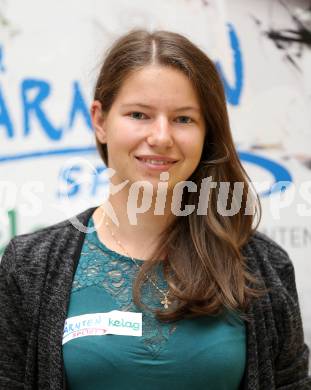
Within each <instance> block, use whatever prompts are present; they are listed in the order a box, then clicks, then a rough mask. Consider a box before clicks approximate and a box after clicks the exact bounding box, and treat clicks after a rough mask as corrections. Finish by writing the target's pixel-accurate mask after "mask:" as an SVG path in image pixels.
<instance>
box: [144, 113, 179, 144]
mask: <svg viewBox="0 0 311 390" xmlns="http://www.w3.org/2000/svg"><path fill="white" fill-rule="evenodd" d="M147 141H148V143H149V145H150V146H159V147H161V146H162V147H166V148H168V147H171V146H173V143H174V141H173V136H172V129H171V126H170V123H169V120H168V119H167V118H159V119H157V120H156V121H155V122H154V123H153V124H152V125H151V129H150V134H149V135H148V139H147Z"/></svg>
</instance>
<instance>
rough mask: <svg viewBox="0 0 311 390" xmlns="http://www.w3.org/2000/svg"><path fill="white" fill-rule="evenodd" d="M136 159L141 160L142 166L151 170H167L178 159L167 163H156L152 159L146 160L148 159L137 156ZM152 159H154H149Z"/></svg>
mask: <svg viewBox="0 0 311 390" xmlns="http://www.w3.org/2000/svg"><path fill="white" fill-rule="evenodd" d="M136 160H137V161H138V162H139V164H140V166H142V167H144V168H147V169H149V170H154V171H167V170H168V169H170V168H171V167H172V165H174V164H175V163H176V161H172V162H166V163H164V164H163V163H161V164H156V163H152V162H151V161H146V159H143V158H140V157H136ZM148 160H152V159H148Z"/></svg>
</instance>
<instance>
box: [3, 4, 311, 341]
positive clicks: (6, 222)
mask: <svg viewBox="0 0 311 390" xmlns="http://www.w3.org/2000/svg"><path fill="white" fill-rule="evenodd" d="M132 27H143V28H148V29H150V30H152V29H167V30H172V31H175V32H179V33H182V34H184V35H186V36H187V37H189V38H190V39H191V40H193V41H194V42H195V43H196V44H197V45H199V47H200V48H201V49H202V50H204V51H205V52H206V53H207V54H208V55H209V56H210V57H211V58H212V59H213V60H214V61H215V63H217V66H218V68H219V71H220V73H221V75H222V78H223V81H224V84H225V89H226V95H227V101H228V108H229V113H230V119H231V125H232V131H233V136H234V139H235V142H236V145H237V148H238V150H239V153H240V157H241V160H242V162H243V164H244V166H245V167H246V169H247V171H248V173H249V174H250V176H251V178H252V179H253V180H254V182H256V188H257V189H258V191H259V192H260V195H261V201H262V204H263V219H262V222H261V225H260V230H262V231H264V232H266V233H267V234H268V235H270V236H271V237H272V238H273V239H275V240H276V241H277V242H278V243H280V244H281V245H282V246H283V247H284V248H285V249H286V250H287V251H288V253H289V254H290V256H291V258H292V260H293V262H294V266H295V269H296V281H297V287H298V293H299V296H300V302H301V308H302V315H303V321H304V327H305V334H306V339H307V342H308V344H309V345H311V306H310V304H309V298H310V296H311V284H310V275H311V258H310V255H311V223H310V221H311V178H310V170H311V152H310V150H311V148H310V146H311V137H310V134H311V126H310V124H311V114H310V112H311V110H310V99H311V72H310V69H311V50H310V47H311V42H310V36H311V31H310V30H311V8H310V2H309V1H286V2H285V1H284V2H281V1H272V0H261V1H256V0H235V1H216V0H214V1H203V0H202V1H201V0H157V1H153V2H151V1H146V0H131V1H126V0H114V1H103V0H88V1H87V2H86V1H82V0H75V1H73V0H62V1H59V2H57V1H55V0H53V1H52V0H45V1H41V0H40V1H39V0H27V1H19V0H10V1H4V0H2V1H1V0H0V255H1V253H3V250H4V248H5V245H6V244H7V243H8V240H9V239H10V238H11V237H12V236H14V235H16V234H21V233H26V232H30V231H33V230H36V229H38V228H39V227H42V226H46V225H50V224H52V223H54V222H58V221H60V220H62V219H65V218H67V217H69V216H72V215H73V214H74V213H76V212H79V211H81V210H83V209H84V208H87V207H90V206H92V205H97V204H99V203H100V202H101V201H102V200H103V199H104V197H105V196H106V195H107V177H105V167H104V166H103V164H102V163H101V161H100V159H99V157H98V155H97V154H96V152H95V143H94V136H93V132H92V129H91V124H90V117H89V113H88V107H89V104H90V102H91V99H92V88H93V84H94V80H95V78H96V75H97V72H98V69H99V65H100V62H101V59H102V57H103V53H104V50H105V48H106V47H107V46H109V45H110V44H111V42H112V41H113V40H114V39H115V38H117V37H118V36H119V35H120V34H123V33H125V32H126V31H128V30H129V29H130V28H132ZM279 181H283V182H284V183H283V184H284V186H285V190H284V191H280V186H277V185H275V183H277V182H279Z"/></svg>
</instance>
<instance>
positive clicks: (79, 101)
mask: <svg viewBox="0 0 311 390" xmlns="http://www.w3.org/2000/svg"><path fill="white" fill-rule="evenodd" d="M78 113H81V114H82V116H83V118H84V120H85V122H86V124H87V126H88V128H89V129H92V123H91V117H90V113H89V109H88V107H87V105H86V104H85V100H84V99H83V96H82V93H81V90H80V87H79V83H78V82H77V81H74V83H73V99H72V107H71V111H70V117H69V128H72V127H73V125H74V122H75V119H76V116H77V114H78Z"/></svg>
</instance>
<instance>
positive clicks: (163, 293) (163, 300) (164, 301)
mask: <svg viewBox="0 0 311 390" xmlns="http://www.w3.org/2000/svg"><path fill="white" fill-rule="evenodd" d="M104 217H105V216H104ZM105 225H106V226H107V228H108V230H109V232H110V234H111V236H112V238H113V239H114V241H115V242H116V244H117V245H118V246H119V247H120V248H121V249H122V250H123V251H124V252H125V253H126V255H127V256H128V257H129V258H130V259H131V260H132V261H133V263H134V264H135V265H136V267H137V268H139V269H140V266H139V265H138V264H137V261H136V260H135V259H134V258H133V257H132V256H131V255H130V254H129V253H128V252H127V250H126V249H125V248H124V246H123V245H122V244H121V242H120V240H118V239H117V238H116V236H115V234H114V233H113V231H112V230H111V228H110V225H109V223H108V221H106V222H105ZM145 276H146V277H147V278H148V280H149V281H150V282H151V283H152V284H153V285H154V287H155V288H156V289H157V290H158V291H159V292H160V293H161V294H162V295H163V296H164V298H163V299H162V301H161V304H162V305H163V306H164V309H168V306H169V305H170V304H171V303H172V302H171V301H170V300H169V299H168V295H169V293H170V291H169V290H168V291H166V292H165V291H163V290H161V289H160V288H159V287H158V286H157V285H156V284H155V283H154V282H153V280H152V279H151V278H149V276H148V275H145Z"/></svg>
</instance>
